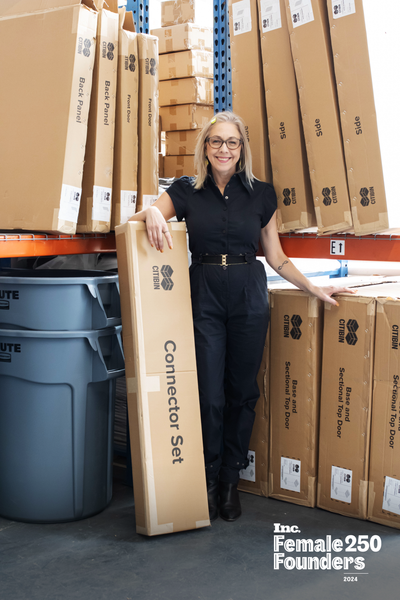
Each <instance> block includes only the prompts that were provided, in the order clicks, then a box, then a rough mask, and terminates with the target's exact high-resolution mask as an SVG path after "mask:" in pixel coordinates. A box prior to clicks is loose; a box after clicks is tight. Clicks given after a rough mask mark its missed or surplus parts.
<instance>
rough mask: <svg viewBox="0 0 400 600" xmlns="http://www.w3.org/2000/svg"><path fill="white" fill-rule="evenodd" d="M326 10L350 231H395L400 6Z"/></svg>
mask: <svg viewBox="0 0 400 600" xmlns="http://www.w3.org/2000/svg"><path fill="white" fill-rule="evenodd" d="M336 5H338V6H337V7H336V8H335V9H334V8H333V7H334V6H336ZM328 11H329V21H330V33H331V43H332V50H333V56H334V65H335V77H336V85H337V93H338V98H339V106H340V119H341V126H342V133H343V140H344V152H345V158H346V167H347V178H348V185H349V193H350V202H351V211H352V216H353V222H354V233H355V234H356V235H367V234H372V233H377V232H380V231H385V230H390V231H391V232H399V231H400V207H399V203H398V201H397V195H398V181H397V170H398V156H399V153H400V141H399V140H400V124H399V121H398V119H397V118H392V116H393V115H395V114H396V112H397V105H398V104H397V98H398V97H399V94H400V75H399V73H398V70H397V69H393V68H392V61H393V57H394V56H398V55H399V53H400V39H399V35H398V22H399V19H400V5H399V3H398V2H397V1H396V0H388V1H387V2H385V3H383V4H382V5H380V6H379V7H375V6H373V3H370V2H362V0H353V1H352V2H349V3H339V4H338V3H337V2H332V1H329V2H328Z"/></svg>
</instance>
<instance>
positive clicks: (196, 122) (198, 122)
mask: <svg viewBox="0 0 400 600" xmlns="http://www.w3.org/2000/svg"><path fill="white" fill-rule="evenodd" d="M213 115H214V107H213V106H210V105H206V104H181V105H179V106H164V107H162V108H160V116H161V123H162V128H163V131H181V130H186V129H201V128H202V127H204V125H206V124H207V123H208V122H209V121H210V120H211V119H212V118H213Z"/></svg>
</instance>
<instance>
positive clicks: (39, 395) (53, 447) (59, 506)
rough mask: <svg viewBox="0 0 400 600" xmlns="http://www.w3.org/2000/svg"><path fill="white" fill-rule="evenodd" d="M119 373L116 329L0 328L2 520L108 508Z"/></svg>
mask: <svg viewBox="0 0 400 600" xmlns="http://www.w3.org/2000/svg"><path fill="white" fill-rule="evenodd" d="M13 285H14V283H13ZM0 288H1V286H0ZM8 295H9V294H8ZM3 299H4V298H3ZM0 321H1V319H0ZM124 372H125V371H124V356H123V350H122V340H121V326H120V325H116V326H113V327H106V328H103V329H96V330H90V329H89V330H76V331H65V330H64V331H62V330H59V331H43V330H34V329H10V328H1V326H0V515H1V516H2V517H6V518H8V519H13V520H17V521H26V522H33V523H55V522H63V521H74V520H78V519H82V518H85V517H88V516H91V515H94V514H96V513H98V512H100V511H101V510H103V509H104V508H105V507H106V506H107V504H108V503H109V502H110V500H111V496H112V462H113V422H114V400H115V383H116V378H117V377H120V376H122V375H123V374H124Z"/></svg>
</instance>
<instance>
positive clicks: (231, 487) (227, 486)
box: [219, 481, 242, 521]
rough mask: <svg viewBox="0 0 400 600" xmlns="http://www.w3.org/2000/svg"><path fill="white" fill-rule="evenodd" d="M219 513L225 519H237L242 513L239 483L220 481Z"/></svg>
mask: <svg viewBox="0 0 400 600" xmlns="http://www.w3.org/2000/svg"><path fill="white" fill-rule="evenodd" d="M219 514H220V517H222V518H223V519H225V521H236V519H238V518H239V517H240V515H241V514H242V509H241V506H240V499H239V492H238V490H237V483H227V482H226V481H220V482H219Z"/></svg>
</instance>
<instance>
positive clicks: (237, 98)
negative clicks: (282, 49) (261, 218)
mask: <svg viewBox="0 0 400 600" xmlns="http://www.w3.org/2000/svg"><path fill="white" fill-rule="evenodd" d="M258 29H259V28H258V10H257V2H256V1H255V0H253V1H250V0H229V32H230V40H231V66H232V110H233V112H235V113H236V114H238V115H239V116H240V117H241V118H242V119H243V121H244V123H245V126H246V134H247V139H248V140H249V143H250V148H251V153H252V158H253V173H254V175H255V176H256V177H257V178H258V179H261V180H262V181H268V182H271V183H272V172H271V161H270V154H269V143H268V129H267V114H266V109H265V98H264V83H263V73H262V60H261V48H260V36H259V32H258ZM249 94H250V95H251V98H250V96H249Z"/></svg>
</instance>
